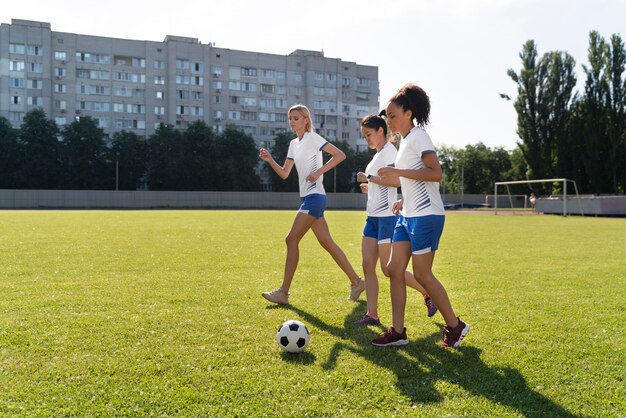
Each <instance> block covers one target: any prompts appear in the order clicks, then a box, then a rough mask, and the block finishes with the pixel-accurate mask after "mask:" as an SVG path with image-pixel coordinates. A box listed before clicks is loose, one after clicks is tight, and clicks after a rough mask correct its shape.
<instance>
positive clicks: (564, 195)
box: [493, 179, 584, 216]
mask: <svg viewBox="0 0 626 418" xmlns="http://www.w3.org/2000/svg"><path fill="white" fill-rule="evenodd" d="M532 183H551V184H554V183H561V184H562V187H561V190H562V191H563V193H562V194H561V198H562V200H563V216H567V203H568V199H569V200H572V199H576V200H578V206H579V209H580V214H581V215H582V216H584V214H583V209H582V205H581V203H580V196H579V195H578V187H577V186H576V182H575V181H574V180H570V179H539V180H516V181H497V182H495V183H494V187H493V195H494V213H495V214H496V215H497V214H498V189H499V187H500V186H505V187H506V190H507V196H508V197H509V201H510V202H511V206H513V198H512V195H511V191H510V190H509V186H511V185H514V184H532ZM569 183H571V184H573V185H574V192H575V193H576V197H573V195H572V196H568V195H567V185H568V184H569Z"/></svg>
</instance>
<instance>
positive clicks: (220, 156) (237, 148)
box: [215, 126, 261, 191]
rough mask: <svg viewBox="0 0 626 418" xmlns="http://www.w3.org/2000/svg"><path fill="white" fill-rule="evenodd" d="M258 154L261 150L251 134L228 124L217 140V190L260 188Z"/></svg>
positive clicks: (250, 189)
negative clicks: (256, 170)
mask: <svg viewBox="0 0 626 418" xmlns="http://www.w3.org/2000/svg"><path fill="white" fill-rule="evenodd" d="M258 155H259V151H258V149H257V148H256V144H255V142H254V139H252V137H251V136H250V135H247V134H245V133H244V132H242V131H240V130H238V129H237V128H235V127H233V126H227V127H226V129H225V130H224V132H223V133H221V134H220V135H219V136H218V137H217V142H216V152H215V158H216V160H215V161H216V164H215V186H216V190H220V191H221V190H229V191H230V190H232V191H256V190H260V189H261V180H260V179H259V176H258V175H257V174H256V172H255V167H256V165H257V163H258V162H259V156H258Z"/></svg>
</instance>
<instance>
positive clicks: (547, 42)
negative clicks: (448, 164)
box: [0, 0, 626, 150]
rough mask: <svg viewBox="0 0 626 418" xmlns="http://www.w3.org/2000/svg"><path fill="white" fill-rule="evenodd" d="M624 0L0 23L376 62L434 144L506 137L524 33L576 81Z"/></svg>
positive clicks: (230, 7) (196, 10) (296, 8)
mask: <svg viewBox="0 0 626 418" xmlns="http://www.w3.org/2000/svg"><path fill="white" fill-rule="evenodd" d="M625 18H626V0H446V1H440V0H387V1H372V0H310V1H293V0H291V1H289V0H265V1H259V0H226V1H215V0H185V1H181V2H173V1H162V0H153V1H119V0H108V1H106V2H96V3H93V2H87V1H84V0H80V1H77V0H63V1H49V0H30V1H29V2H25V3H22V2H18V1H10V2H4V3H3V5H2V8H1V11H0V23H11V19H24V20H35V21H42V22H48V23H50V24H51V28H52V30H53V31H57V32H69V33H76V34H83V35H96V36H104V37H113V38H123V39H133V40H148V41H163V39H164V38H165V36H166V35H176V36H186V37H191V38H198V39H199V40H200V41H201V42H202V43H203V44H206V43H208V42H215V45H216V46H217V47H220V48H229V49H237V50H245V51H255V52H265V53H272V54H279V55H288V54H289V53H291V52H293V51H294V50H296V49H307V50H313V51H323V52H324V56H326V57H328V58H340V59H342V60H344V61H351V62H356V63H357V64H362V65H372V66H376V67H378V77H379V82H380V104H381V108H382V107H385V105H386V104H387V101H388V99H389V98H390V97H391V96H392V95H393V94H394V93H395V91H397V89H398V88H400V87H402V86H403V85H404V84H406V83H414V84H418V85H420V86H421V87H422V88H424V90H425V91H426V92H427V93H428V95H429V96H430V100H431V115H430V125H429V127H428V131H429V133H430V136H431V138H432V140H433V142H434V143H435V145H436V146H444V145H445V146H453V147H456V148H463V147H465V146H466V145H468V144H471V145H475V144H477V143H479V142H482V143H483V144H485V145H486V146H488V147H490V148H494V149H495V148H497V147H503V148H505V149H507V150H512V149H513V148H515V146H516V143H517V142H518V141H519V138H518V136H517V133H516V127H517V114H516V112H515V110H514V108H513V101H505V100H504V99H502V98H501V97H500V93H504V94H507V95H509V96H510V97H511V98H512V99H515V97H517V90H516V85H515V83H514V82H513V81H512V80H511V79H510V78H509V76H508V75H507V70H508V69H513V70H514V71H516V72H519V70H520V68H521V60H520V58H519V53H520V51H521V50H522V46H523V44H524V43H525V42H526V41H528V40H531V39H532V40H534V41H535V43H536V45H537V49H538V52H539V54H540V55H542V54H544V53H546V52H549V51H565V52H567V53H569V54H570V55H572V56H573V57H574V59H575V60H576V75H577V78H578V87H577V89H578V91H580V92H582V90H583V86H584V78H585V74H584V72H583V67H582V65H585V64H587V62H588V60H587V48H588V46H589V32H591V31H592V30H595V31H598V32H599V33H600V35H601V36H602V37H604V38H605V39H607V40H608V39H609V38H610V37H611V35H613V34H619V35H620V36H621V37H622V40H624V41H626V19H625Z"/></svg>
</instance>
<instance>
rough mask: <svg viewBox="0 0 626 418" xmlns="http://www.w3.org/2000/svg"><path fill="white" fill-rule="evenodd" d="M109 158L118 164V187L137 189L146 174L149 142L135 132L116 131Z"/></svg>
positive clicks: (120, 188)
mask: <svg viewBox="0 0 626 418" xmlns="http://www.w3.org/2000/svg"><path fill="white" fill-rule="evenodd" d="M109 159H110V160H111V161H112V162H113V164H115V166H116V171H117V175H116V177H117V189H119V190H137V188H138V187H139V186H140V184H141V181H142V178H143V177H144V176H145V174H146V167H147V159H148V144H147V143H146V141H145V140H144V139H143V138H139V137H138V136H137V134H135V133H134V132H130V131H118V132H115V133H114V134H113V140H112V145H111V150H110V157H109Z"/></svg>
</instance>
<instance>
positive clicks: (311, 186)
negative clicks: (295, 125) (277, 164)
mask: <svg viewBox="0 0 626 418" xmlns="http://www.w3.org/2000/svg"><path fill="white" fill-rule="evenodd" d="M326 144H328V141H326V140H325V139H324V138H322V137H321V136H320V135H318V134H316V133H315V132H306V133H305V134H304V135H303V136H302V139H300V138H294V139H292V140H291V142H290V143H289V150H288V151H287V158H288V159H290V160H293V161H294V163H295V166H296V171H297V172H298V181H299V182H300V197H304V196H308V195H310V194H314V193H317V194H326V191H325V190H324V176H323V175H321V176H320V177H319V178H318V179H317V181H316V182H315V183H311V182H310V181H307V179H306V178H307V177H308V176H309V174H311V173H312V172H314V171H315V170H317V169H318V168H320V167H321V166H322V165H323V164H324V160H323V159H322V148H324V147H325V146H326Z"/></svg>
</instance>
